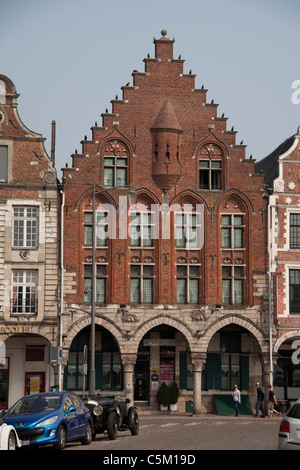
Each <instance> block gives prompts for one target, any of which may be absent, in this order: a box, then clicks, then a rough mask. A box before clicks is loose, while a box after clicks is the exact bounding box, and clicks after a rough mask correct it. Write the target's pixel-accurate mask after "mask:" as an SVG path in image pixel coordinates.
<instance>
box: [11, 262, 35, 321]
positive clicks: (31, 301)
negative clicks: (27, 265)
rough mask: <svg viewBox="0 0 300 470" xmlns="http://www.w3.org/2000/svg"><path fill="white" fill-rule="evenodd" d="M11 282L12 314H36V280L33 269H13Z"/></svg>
mask: <svg viewBox="0 0 300 470" xmlns="http://www.w3.org/2000/svg"><path fill="white" fill-rule="evenodd" d="M12 275H13V281H12V300H11V313H12V314H37V279H38V271H37V270H35V269H14V270H13V273H12Z"/></svg>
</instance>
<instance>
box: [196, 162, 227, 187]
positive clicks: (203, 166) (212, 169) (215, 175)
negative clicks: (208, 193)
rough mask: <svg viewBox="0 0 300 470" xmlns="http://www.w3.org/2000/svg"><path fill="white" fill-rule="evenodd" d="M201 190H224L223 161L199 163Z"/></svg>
mask: <svg viewBox="0 0 300 470" xmlns="http://www.w3.org/2000/svg"><path fill="white" fill-rule="evenodd" d="M199 188H200V189H209V190H217V189H222V161H221V160H207V159H206V160H200V161H199Z"/></svg>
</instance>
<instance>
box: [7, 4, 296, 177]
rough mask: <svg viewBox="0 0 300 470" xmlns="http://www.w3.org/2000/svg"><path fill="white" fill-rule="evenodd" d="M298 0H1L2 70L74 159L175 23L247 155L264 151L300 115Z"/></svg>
mask: <svg viewBox="0 0 300 470" xmlns="http://www.w3.org/2000/svg"><path fill="white" fill-rule="evenodd" d="M299 18H300V1H299V0H261V1H259V0H252V1H251V0H239V1H238V0H227V1H226V0H210V1H207V0H185V1H183V0H180V1H179V0H151V1H150V2H149V1H144V0H114V1H104V0H0V73H2V74H4V75H7V76H8V77H9V78H10V79H11V80H12V81H13V82H14V84H15V86H16V88H17V92H18V93H20V97H19V99H18V102H19V113H20V117H21V119H22V120H23V122H24V123H25V125H26V126H27V127H29V128H30V129H32V130H33V131H35V132H39V133H41V134H43V136H44V137H46V138H47V140H46V142H45V147H46V150H47V152H48V154H49V155H50V144H51V139H50V136H51V121H52V120H53V119H54V120H56V123H57V128H56V133H57V138H56V167H57V169H58V176H59V178H60V177H61V172H60V168H61V167H62V166H64V165H65V163H66V162H67V163H68V164H69V166H71V164H72V159H71V158H70V155H71V154H72V153H73V152H74V151H75V149H78V151H79V152H80V151H81V144H80V141H81V140H82V139H83V138H84V135H87V136H88V138H90V137H91V130H90V128H91V126H93V125H94V123H95V121H97V122H98V124H99V125H101V124H102V119H101V113H102V112H105V109H106V108H108V109H109V110H111V103H110V100H112V99H114V98H115V96H116V95H118V96H119V98H121V97H122V91H121V90H120V87H121V86H123V85H125V84H126V83H127V82H129V81H130V82H131V83H132V76H131V73H132V71H133V70H134V69H136V70H139V71H144V63H143V59H144V58H145V57H147V54H148V53H149V54H150V55H151V56H152V57H153V56H154V44H153V37H154V36H156V37H157V38H159V37H160V36H161V30H162V29H163V28H165V29H167V31H168V34H167V36H168V37H169V38H173V37H175V39H176V42H175V44H174V57H178V56H179V54H181V56H182V58H183V59H185V64H184V70H185V72H186V73H188V71H189V70H190V69H191V70H192V72H193V73H195V74H197V77H196V86H197V87H199V88H200V87H201V86H202V84H204V85H205V88H208V94H207V100H208V101H211V99H214V101H215V103H218V104H219V108H218V115H219V116H221V114H222V113H223V112H224V113H225V116H226V117H228V121H227V128H228V129H230V128H231V127H232V126H234V127H235V130H237V131H238V134H237V143H239V142H240V141H241V140H243V141H244V143H245V144H247V150H246V155H247V157H249V156H250V154H253V157H254V158H256V159H260V158H262V157H264V156H266V155H267V154H268V153H270V152H271V151H272V150H273V149H274V148H275V147H277V145H278V144H280V143H281V142H282V141H283V140H284V139H286V138H287V137H289V136H290V135H292V134H293V133H295V132H296V130H297V127H298V126H299V125H300V104H298V105H296V104H293V103H292V99H291V97H292V93H293V91H294V90H293V89H292V83H293V81H295V80H300V60H299V50H300V36H299V29H300V28H299Z"/></svg>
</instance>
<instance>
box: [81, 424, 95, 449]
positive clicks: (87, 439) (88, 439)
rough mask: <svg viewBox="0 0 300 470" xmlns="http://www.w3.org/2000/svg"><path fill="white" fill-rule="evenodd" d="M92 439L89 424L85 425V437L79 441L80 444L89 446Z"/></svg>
mask: <svg viewBox="0 0 300 470" xmlns="http://www.w3.org/2000/svg"><path fill="white" fill-rule="evenodd" d="M92 439H93V432H92V426H91V423H87V425H86V428H85V436H84V438H83V439H82V440H81V444H83V445H84V446H88V445H90V443H91V442H92Z"/></svg>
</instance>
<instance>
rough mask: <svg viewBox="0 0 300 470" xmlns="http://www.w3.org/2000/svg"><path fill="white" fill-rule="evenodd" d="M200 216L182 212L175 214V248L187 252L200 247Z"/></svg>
mask: <svg viewBox="0 0 300 470" xmlns="http://www.w3.org/2000/svg"><path fill="white" fill-rule="evenodd" d="M200 230H201V214H200V213H197V212H186V211H184V212H182V213H178V212H177V213H176V214H175V238H176V248H185V249H187V250H193V249H198V250H199V249H200V248H201V246H200V244H201V232H200Z"/></svg>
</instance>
